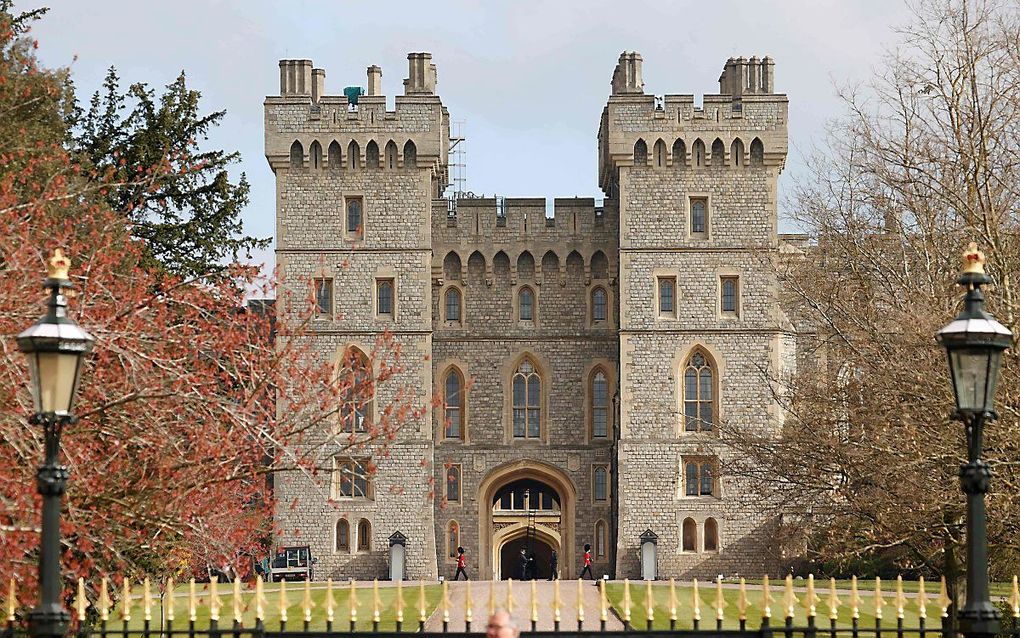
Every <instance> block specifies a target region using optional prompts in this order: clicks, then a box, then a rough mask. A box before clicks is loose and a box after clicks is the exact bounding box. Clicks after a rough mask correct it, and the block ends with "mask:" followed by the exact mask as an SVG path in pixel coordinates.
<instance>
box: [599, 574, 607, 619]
mask: <svg viewBox="0 0 1020 638" xmlns="http://www.w3.org/2000/svg"><path fill="white" fill-rule="evenodd" d="M608 619H609V601H607V600H606V581H604V580H600V581H599V620H601V621H602V622H606V621H607V620H608Z"/></svg>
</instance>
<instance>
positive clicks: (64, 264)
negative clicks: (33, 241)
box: [46, 248, 71, 279]
mask: <svg viewBox="0 0 1020 638" xmlns="http://www.w3.org/2000/svg"><path fill="white" fill-rule="evenodd" d="M46 263H47V267H46V271H47V272H46V274H47V276H48V277H49V278H50V279H67V278H68V276H67V272H68V271H69V270H70V269H71V260H70V259H68V258H67V257H65V256H64V251H62V250H60V249H59V248H57V249H54V251H53V256H52V257H50V259H49V261H48V262H46Z"/></svg>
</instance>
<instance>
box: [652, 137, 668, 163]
mask: <svg viewBox="0 0 1020 638" xmlns="http://www.w3.org/2000/svg"><path fill="white" fill-rule="evenodd" d="M654 152H655V168H665V167H666V143H665V142H663V141H662V140H659V141H657V142H656V143H655V146H654Z"/></svg>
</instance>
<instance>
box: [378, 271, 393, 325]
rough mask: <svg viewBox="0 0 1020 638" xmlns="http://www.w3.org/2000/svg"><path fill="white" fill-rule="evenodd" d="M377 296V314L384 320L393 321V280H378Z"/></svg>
mask: <svg viewBox="0 0 1020 638" xmlns="http://www.w3.org/2000/svg"><path fill="white" fill-rule="evenodd" d="M375 294H376V314H377V315H378V316H379V317H380V318H382V319H393V280H392V279H377V280H376V282H375Z"/></svg>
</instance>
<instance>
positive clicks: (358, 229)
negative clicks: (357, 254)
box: [347, 197, 364, 238]
mask: <svg viewBox="0 0 1020 638" xmlns="http://www.w3.org/2000/svg"><path fill="white" fill-rule="evenodd" d="M362 204H363V202H362V199H361V198H360V197H348V198H347V236H348V237H349V238H358V237H361V236H362V233H363V228H362V223H363V221H364V220H363V219H362V217H363V215H362V213H361V210H362Z"/></svg>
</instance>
